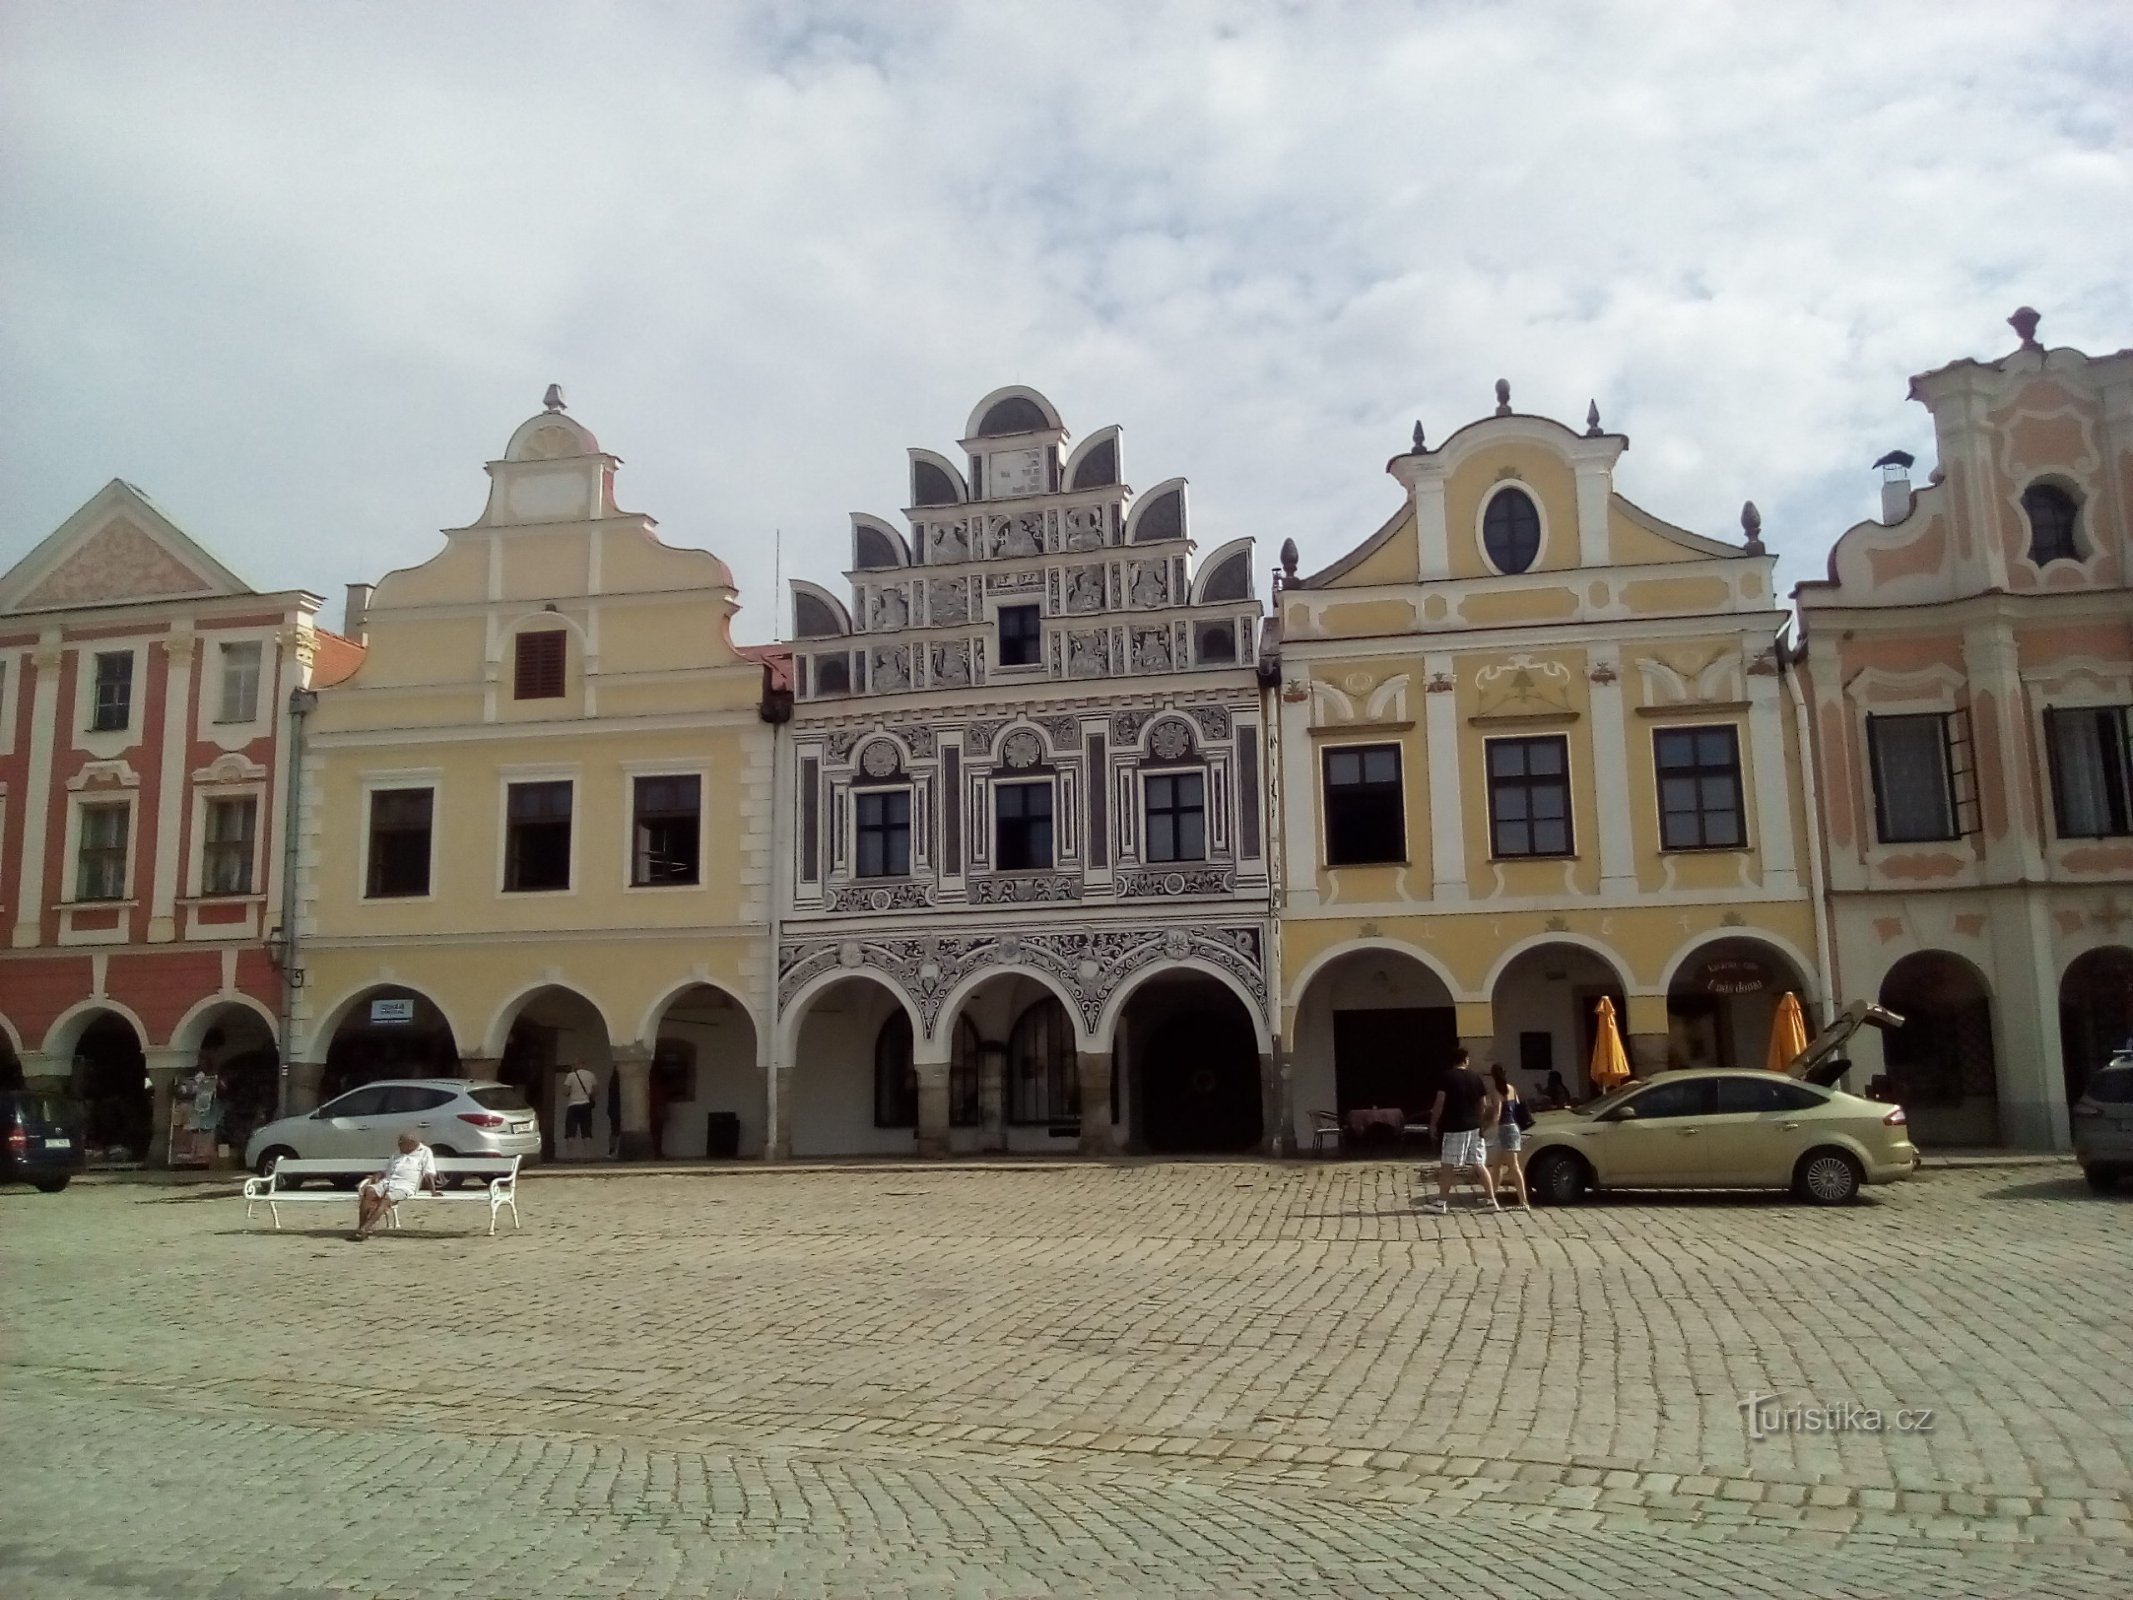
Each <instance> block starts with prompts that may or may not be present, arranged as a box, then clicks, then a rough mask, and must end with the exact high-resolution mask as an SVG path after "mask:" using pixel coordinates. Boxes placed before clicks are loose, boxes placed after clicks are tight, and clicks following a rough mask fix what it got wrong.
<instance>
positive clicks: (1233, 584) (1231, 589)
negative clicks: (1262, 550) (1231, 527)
mask: <svg viewBox="0 0 2133 1600" xmlns="http://www.w3.org/2000/svg"><path fill="white" fill-rule="evenodd" d="M1251 598H1252V541H1251V538H1250V536H1249V535H1247V536H1246V537H1244V538H1242V539H1232V540H1230V541H1229V543H1227V544H1225V545H1221V546H1218V547H1217V548H1216V549H1215V550H1213V551H1212V552H1210V553H1209V554H1208V556H1207V557H1206V559H1205V560H1203V561H1202V562H1201V563H1200V565H1199V569H1198V571H1196V572H1195V573H1194V574H1193V580H1192V603H1193V604H1194V605H1196V606H1204V605H1213V604H1220V603H1221V602H1223V601H1228V600H1238V601H1243V600H1249V599H1251Z"/></svg>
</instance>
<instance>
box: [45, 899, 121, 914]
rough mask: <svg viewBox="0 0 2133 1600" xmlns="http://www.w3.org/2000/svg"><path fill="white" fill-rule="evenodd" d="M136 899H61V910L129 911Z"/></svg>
mask: <svg viewBox="0 0 2133 1600" xmlns="http://www.w3.org/2000/svg"><path fill="white" fill-rule="evenodd" d="M140 903H141V902H140V901H138V900H62V901H60V902H59V909H60V910H61V911H131V910H132V909H133V908H134V907H135V906H137V905H139V904H140Z"/></svg>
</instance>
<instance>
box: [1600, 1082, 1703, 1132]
mask: <svg viewBox="0 0 2133 1600" xmlns="http://www.w3.org/2000/svg"><path fill="white" fill-rule="evenodd" d="M1713 1082H1714V1080H1713V1079H1710V1078H1685V1079H1683V1080H1681V1081H1680V1082H1678V1083H1660V1084H1654V1085H1653V1086H1652V1087H1651V1088H1649V1089H1647V1090H1645V1091H1644V1092H1643V1093H1642V1094H1640V1095H1634V1096H1632V1097H1631V1098H1630V1099H1629V1100H1628V1101H1626V1102H1625V1103H1624V1104H1623V1106H1622V1108H1621V1110H1620V1112H1619V1113H1618V1114H1619V1115H1620V1116H1622V1117H1624V1118H1627V1119H1633V1120H1635V1121H1637V1122H1651V1121H1653V1120H1655V1119H1657V1118H1662V1117H1703V1116H1709V1115H1710V1113H1711V1103H1712V1086H1713Z"/></svg>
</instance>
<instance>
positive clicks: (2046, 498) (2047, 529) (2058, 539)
mask: <svg viewBox="0 0 2133 1600" xmlns="http://www.w3.org/2000/svg"><path fill="white" fill-rule="evenodd" d="M2080 513H2081V508H2080V507H2079V506H2078V505H2076V504H2075V502H2074V497H2073V496H2072V495H2070V494H2068V493H2067V492H2066V491H2065V490H2064V489H2062V488H2060V487H2059V486H2058V485H2057V484H2052V483H2033V484H2031V485H2030V486H2029V487H2028V488H2027V489H2024V490H2023V491H2022V514H2023V515H2024V516H2026V517H2028V518H2029V559H2030V560H2032V561H2034V562H2035V563H2036V564H2037V565H2038V566H2040V567H2041V566H2043V565H2044V564H2045V563H2046V562H2050V561H2079V560H2080V559H2081V541H2080V539H2079V538H2078V537H2077V536H2076V534H2075V532H2074V524H2075V523H2076V522H2077V521H2078V520H2079V519H2080Z"/></svg>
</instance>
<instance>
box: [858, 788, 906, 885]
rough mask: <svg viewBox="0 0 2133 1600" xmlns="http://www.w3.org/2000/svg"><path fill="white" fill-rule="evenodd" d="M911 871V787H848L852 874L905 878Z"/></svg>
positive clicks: (867, 876) (865, 876)
mask: <svg viewBox="0 0 2133 1600" xmlns="http://www.w3.org/2000/svg"><path fill="white" fill-rule="evenodd" d="M910 874H911V791H910V789H909V788H908V787H904V786H898V787H895V788H881V789H872V788H869V789H854V790H853V791H852V875H853V876H854V877H856V878H905V877H909V876H910Z"/></svg>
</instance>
